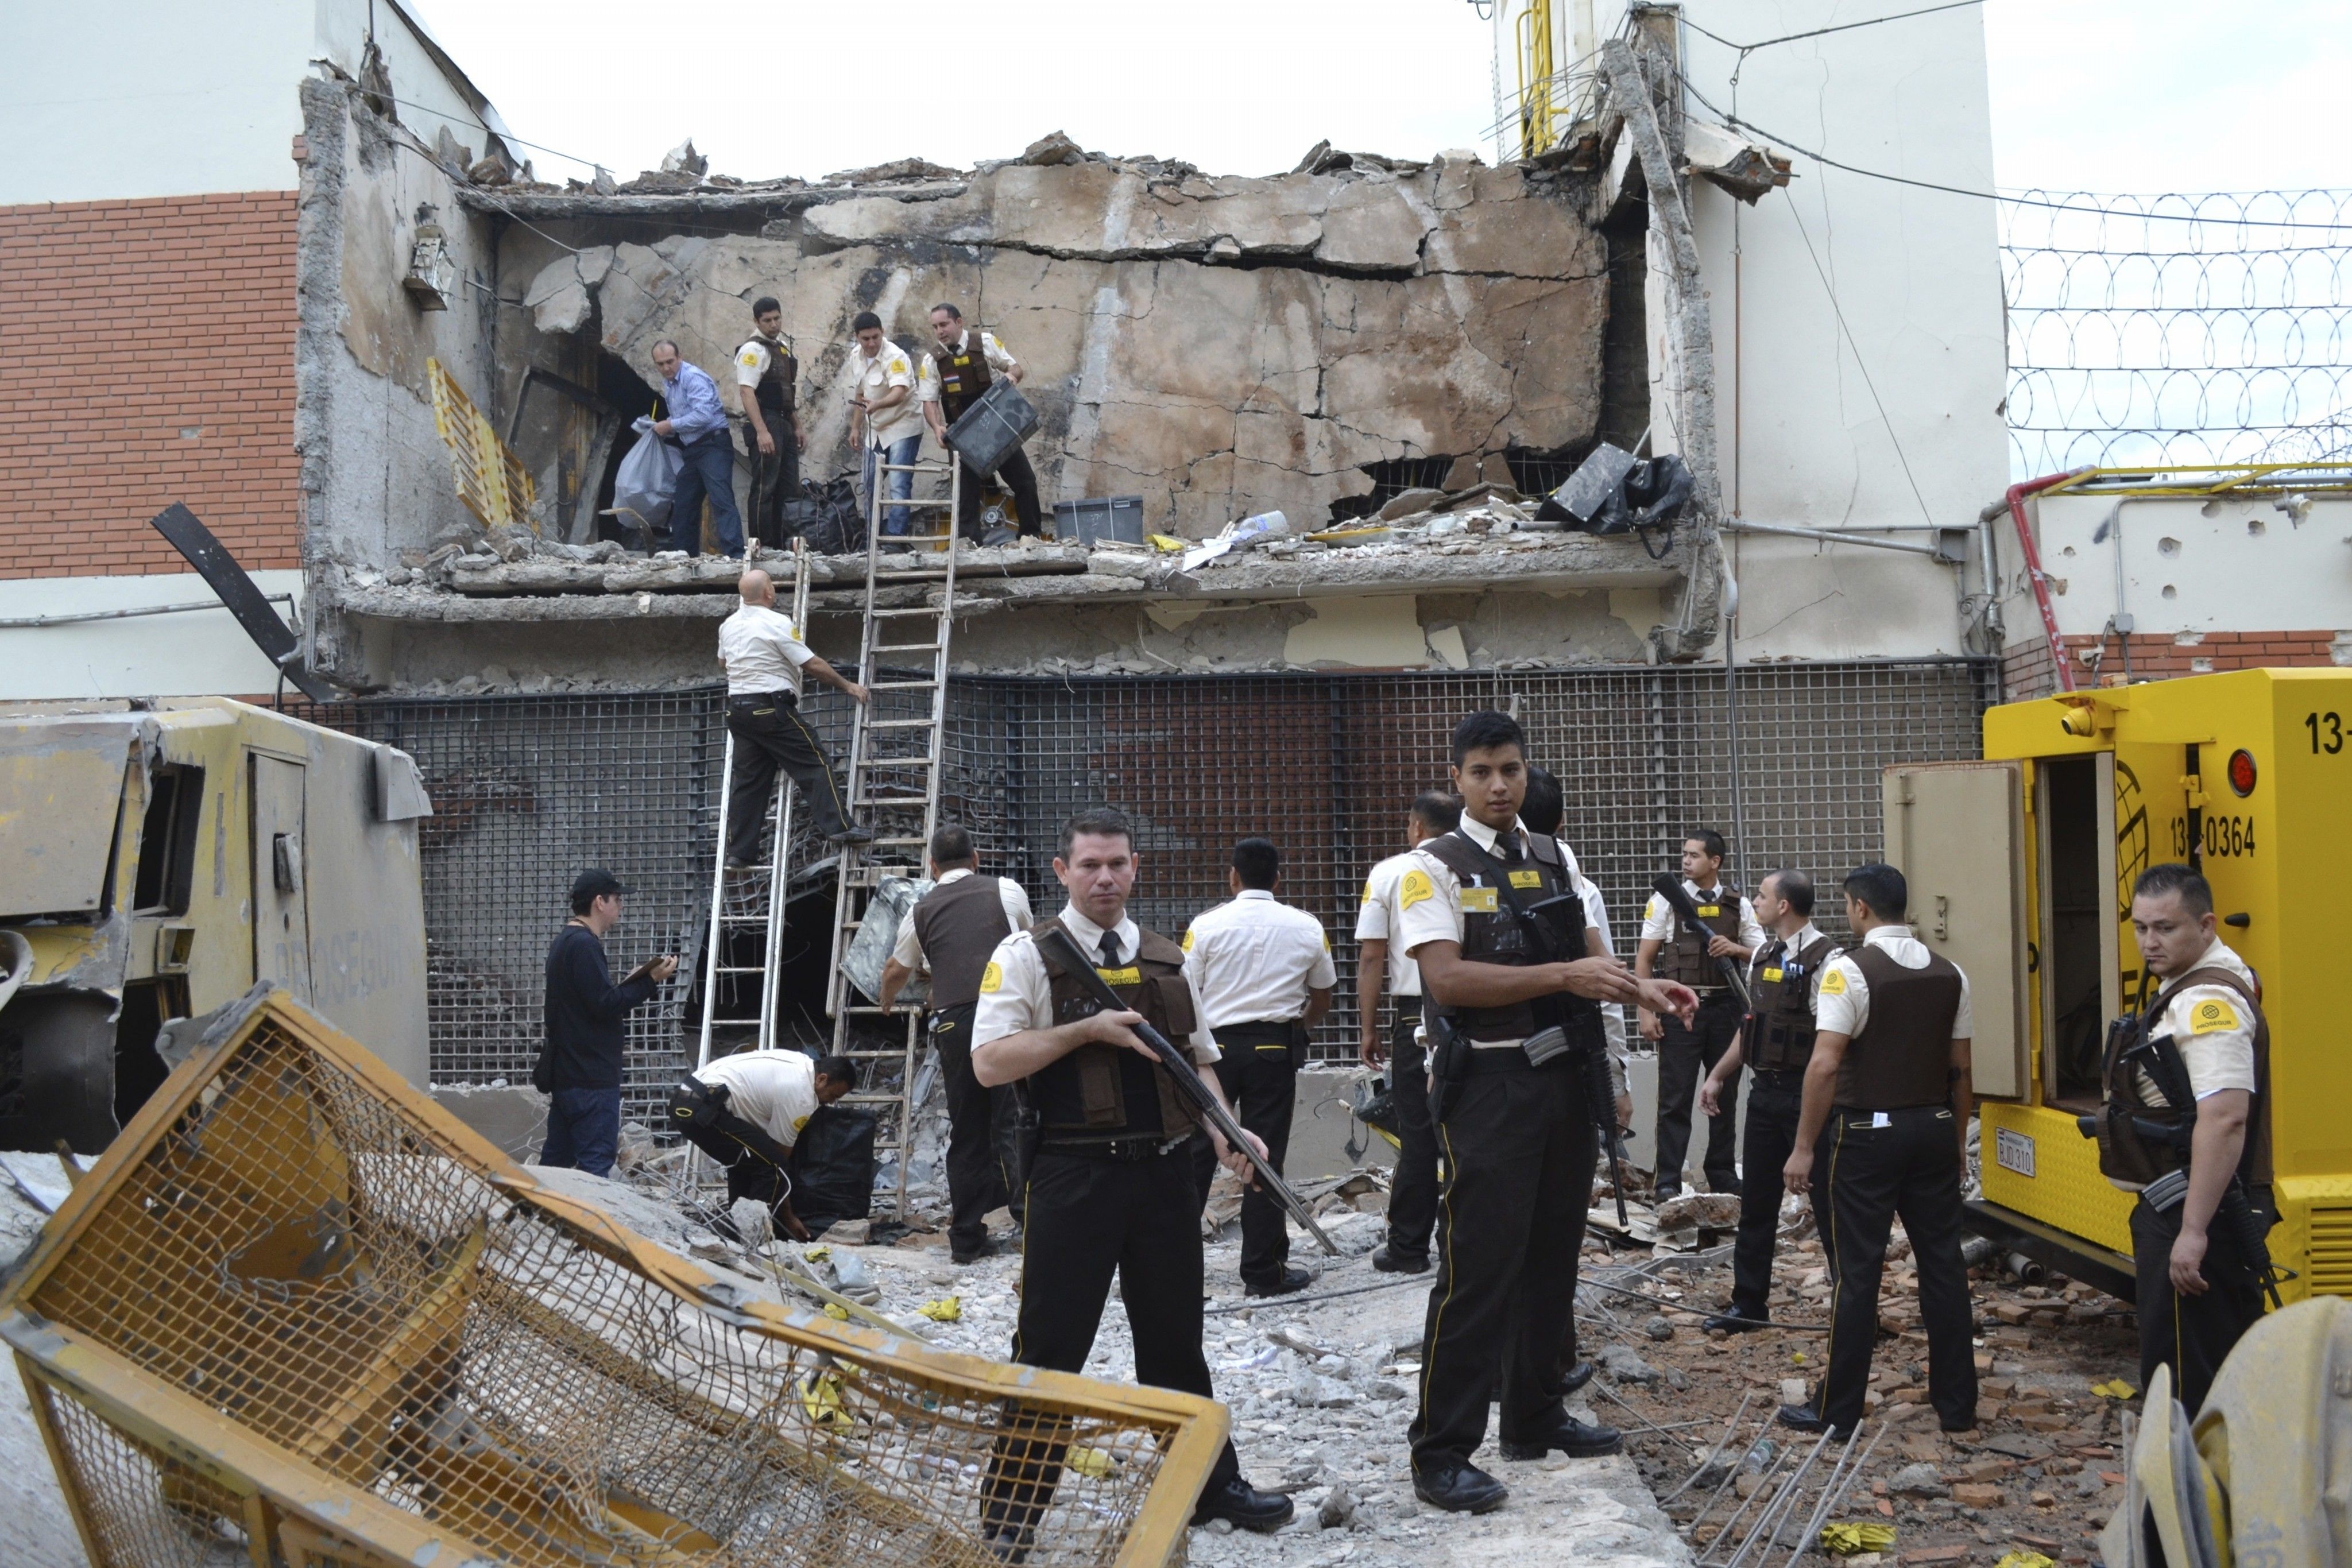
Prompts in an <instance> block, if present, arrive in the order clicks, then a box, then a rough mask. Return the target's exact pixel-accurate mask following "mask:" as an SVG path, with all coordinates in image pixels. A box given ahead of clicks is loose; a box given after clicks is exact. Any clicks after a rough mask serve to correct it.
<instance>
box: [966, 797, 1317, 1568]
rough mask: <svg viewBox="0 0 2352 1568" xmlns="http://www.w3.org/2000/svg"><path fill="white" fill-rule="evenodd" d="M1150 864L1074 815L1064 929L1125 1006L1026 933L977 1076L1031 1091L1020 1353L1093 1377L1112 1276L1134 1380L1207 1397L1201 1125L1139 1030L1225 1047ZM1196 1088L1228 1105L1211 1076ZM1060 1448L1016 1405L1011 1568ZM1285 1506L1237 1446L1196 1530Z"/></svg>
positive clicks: (1005, 1504)
mask: <svg viewBox="0 0 2352 1568" xmlns="http://www.w3.org/2000/svg"><path fill="white" fill-rule="evenodd" d="M1139 862H1140V857H1139V856H1138V855H1137V854H1136V852H1135V831H1134V829H1133V828H1132V827H1131V826H1129V822H1128V820H1127V816H1126V814H1125V813H1124V812H1121V811H1116V810H1111V809H1109V808H1108V807H1097V808H1095V809H1093V810H1087V811H1081V812H1080V813H1078V815H1076V816H1075V817H1073V818H1071V819H1070V821H1068V822H1067V823H1066V825H1065V826H1064V827H1063V829H1062V852H1061V853H1060V854H1059V855H1058V856H1056V857H1055V861H1054V875H1055V877H1056V878H1057V879H1059V880H1060V882H1061V883H1062V889H1063V891H1064V892H1065V893H1066V894H1069V900H1070V902H1069V903H1068V904H1067V905H1066V906H1065V907H1064V908H1063V910H1062V913H1061V914H1060V915H1058V916H1057V917H1056V918H1058V919H1059V920H1060V922H1061V924H1062V926H1063V928H1064V929H1065V930H1066V931H1067V932H1068V933H1069V934H1070V936H1072V937H1073V938H1074V939H1075V940H1076V943H1077V945H1078V946H1079V948H1080V949H1081V950H1082V951H1085V952H1087V953H1091V954H1093V955H1094V956H1095V959H1096V964H1097V969H1096V972H1097V974H1099V975H1100V976H1101V977H1102V978H1103V980H1104V981H1105V982H1106V983H1108V985H1109V986H1110V988H1111V989H1112V990H1113V991H1114V992H1116V993H1117V994H1118V998H1119V999H1120V1000H1121V1001H1122V1002H1124V1003H1126V1004H1127V1006H1128V1007H1129V1009H1132V1010H1131V1011H1128V1012H1116V1013H1107V1012H1098V1011H1097V1010H1096V1008H1095V1004H1094V1002H1093V1000H1092V999H1091V998H1090V997H1089V996H1088V994H1087V991H1086V990H1085V989H1083V988H1081V987H1080V986H1079V985H1078V983H1077V981H1076V979H1074V978H1072V977H1067V976H1064V975H1058V974H1055V973H1053V972H1052V971H1051V970H1050V969H1049V968H1048V967H1047V966H1046V963H1045V956H1044V955H1043V954H1042V953H1040V952H1039V951H1038V949H1037V943H1036V939H1035V936H1034V933H1035V932H1036V931H1042V930H1045V929H1047V925H1044V924H1041V925H1037V926H1035V927H1033V928H1032V929H1031V930H1029V931H1018V932H1015V933H1013V935H1012V936H1008V937H1006V938H1005V939H1004V940H1003V942H1000V943H999V944H997V947H996V952H995V954H994V955H993V956H992V957H991V958H990V960H989V962H988V967H986V968H985V969H984V970H982V973H981V978H980V1008H979V1011H978V1014H977V1016H976V1017H975V1018H974V1019H973V1021H972V1038H973V1039H974V1040H975V1041H977V1044H976V1045H975V1046H974V1047H973V1050H972V1057H971V1065H972V1071H973V1073H974V1074H975V1075H977V1076H978V1078H979V1079H980V1081H981V1082H982V1083H985V1084H989V1085H992V1086H993V1085H997V1084H1018V1085H1020V1087H1021V1090H1022V1098H1023V1100H1024V1103H1025V1107H1026V1109H1027V1110H1028V1111H1029V1112H1031V1113H1034V1116H1035V1119H1036V1129H1037V1138H1038V1142H1037V1150H1036V1154H1035V1155H1034V1158H1033V1159H1032V1160H1030V1162H1029V1166H1028V1169H1029V1177H1028V1201H1029V1207H1028V1216H1027V1223H1026V1225H1025V1226H1024V1232H1023V1235H1024V1239H1023V1243H1022V1248H1021V1285H1020V1291H1021V1313H1020V1317H1019V1320H1018V1326H1017V1327H1016V1328H1015V1330H1014V1331H1013V1360H1014V1361H1016V1362H1019V1363H1020V1364H1022V1365H1024V1366H1043V1367H1050V1368H1052V1369H1053V1370H1055V1371H1057V1372H1076V1371H1078V1370H1079V1369H1081V1368H1082V1367H1084V1366H1085V1365H1086V1364H1087V1352H1089V1351H1091V1350H1092V1349H1093V1348H1094V1343H1095V1330H1096V1329H1097V1326H1099V1325H1100V1323H1101V1322H1102V1313H1103V1307H1104V1305H1105V1304H1106V1303H1107V1302H1108V1300H1109V1298H1110V1285H1111V1279H1112V1277H1113V1276H1114V1275H1116V1276H1117V1277H1118V1289H1119V1297H1120V1300H1121V1301H1124V1302H1125V1303H1126V1306H1127V1324H1128V1328H1129V1331H1130V1332H1131V1333H1132V1335H1133V1338H1134V1342H1135V1379H1136V1381H1137V1382H1138V1383H1143V1384H1149V1385H1152V1386H1154V1387H1159V1388H1173V1389H1176V1390H1178V1391H1180V1392H1181V1393H1185V1394H1197V1395H1200V1396H1202V1398H1213V1397H1215V1391H1214V1389H1213V1386H1212V1385H1211V1383H1210V1381H1209V1363H1208V1358H1207V1357H1206V1356H1205V1355H1204V1354H1202V1347H1201V1316H1202V1314H1201V1283H1202V1261H1201V1197H1200V1188H1199V1187H1198V1186H1196V1185H1195V1184H1194V1181H1193V1177H1192V1162H1191V1161H1190V1160H1188V1159H1187V1158H1185V1156H1184V1150H1185V1147H1186V1145H1187V1144H1188V1142H1189V1141H1190V1140H1191V1138H1192V1132H1193V1118H1192V1112H1191V1110H1190V1109H1189V1108H1188V1107H1187V1106H1186V1104H1185V1103H1184V1102H1183V1100H1182V1099H1181V1098H1180V1097H1179V1096H1178V1093H1177V1091H1176V1088H1175V1084H1174V1081H1173V1080H1171V1078H1170V1077H1169V1076H1168V1072H1167V1070H1166V1069H1164V1068H1162V1067H1161V1066H1160V1059H1159V1058H1158V1056H1156V1055H1155V1054H1153V1053H1152V1051H1151V1050H1150V1047H1149V1046H1146V1045H1145V1044H1144V1043H1143V1041H1142V1040H1141V1039H1140V1038H1139V1037H1138V1036H1137V1035H1136V1033H1135V1032H1134V1030H1132V1029H1130V1028H1129V1025H1131V1024H1134V1023H1137V1022H1149V1023H1150V1025H1151V1026H1152V1027H1153V1028H1155V1029H1157V1030H1159V1031H1160V1034H1162V1035H1163V1036H1165V1037H1166V1038H1167V1039H1168V1040H1171V1041H1172V1042H1173V1043H1175V1044H1176V1045H1178V1046H1180V1047H1186V1046H1188V1047H1190V1048H1191V1051H1192V1060H1193V1061H1195V1062H1197V1063H1199V1064H1201V1065H1202V1066H1207V1065H1209V1064H1210V1063H1212V1062H1214V1061H1216V1060H1217V1044H1216V1041H1215V1040H1213V1039H1212V1038H1211V1037H1210V1034H1209V1030H1208V1026H1207V1024H1206V1023H1205V1022H1204V1021H1203V1014H1202V1008H1201V1003H1200V998H1198V997H1197V996H1196V995H1195V994H1194V993H1193V989H1192V980H1191V978H1190V977H1189V976H1188V975H1187V974H1186V972H1185V971H1186V965H1185V958H1184V950H1183V949H1182V948H1181V947H1179V946H1177V945H1176V944H1175V943H1173V942H1171V941H1170V940H1169V939H1168V938H1167V937H1165V936H1160V934H1159V933H1157V932H1154V931H1147V930H1145V929H1144V928H1143V927H1141V926H1139V925H1137V924H1136V923H1135V922H1134V921H1133V920H1132V919H1130V918H1129V915H1128V913H1127V901H1128V896H1129V894H1131V893H1132V892H1133V891H1134V889H1135V875H1136V869H1137V867H1138V865H1139ZM1202 1077H1203V1082H1204V1084H1205V1085H1206V1087H1207V1089H1208V1091H1209V1092H1210V1093H1212V1094H1215V1095H1217V1096H1218V1097H1219V1098H1220V1099H1222V1098H1223V1091H1222V1090H1220V1089H1219V1088H1218V1085H1217V1079H1216V1075H1215V1074H1214V1073H1207V1074H1203V1075H1202ZM1242 1135H1243V1136H1244V1137H1247V1138H1251V1139H1252V1141H1253V1142H1255V1136H1254V1134H1250V1133H1249V1132H1247V1131H1246V1130H1244V1133H1243V1134H1242ZM1210 1136H1211V1137H1212V1138H1215V1137H1216V1134H1215V1133H1214V1132H1213V1131H1212V1133H1211V1134H1210ZM1217 1152H1218V1155H1219V1157H1220V1158H1222V1159H1223V1160H1224V1162H1225V1163H1226V1164H1227V1165H1228V1166H1232V1167H1234V1169H1235V1170H1236V1171H1237V1172H1241V1171H1247V1170H1248V1169H1249V1166H1248V1156H1247V1155H1244V1154H1243V1153H1241V1152H1240V1151H1238V1150H1228V1149H1226V1148H1224V1147H1223V1143H1222V1140H1220V1141H1219V1146H1218V1151H1217ZM1263 1152H1264V1151H1263V1149H1261V1150H1260V1153H1261V1154H1263ZM1067 1441H1068V1439H1067V1437H1066V1436H1057V1435H1056V1433H1055V1431H1054V1430H1053V1429H1052V1427H1050V1425H1048V1424H1041V1423H1040V1422H1038V1421H1037V1419H1036V1418H1035V1417H1034V1416H1033V1415H1031V1414H1030V1413H1028V1412H1026V1411H1024V1410H1023V1409H1021V1408H1020V1407H1019V1406H1017V1405H1013V1406H1009V1407H1008V1408H1007V1410H1006V1414H1005V1429H1004V1432H1003V1435H1002V1436H1000V1437H998V1438H997V1440H996V1445H995V1448H994V1451H993V1453H992V1456H991V1458H990V1460H989V1465H988V1471H987V1474H986V1475H985V1477H983V1479H982V1482H981V1523H982V1531H983V1532H984V1533H985V1535H986V1536H987V1539H988V1543H989V1545H990V1547H991V1549H992V1551H994V1552H995V1553H996V1554H997V1555H998V1556H999V1557H1000V1558H1003V1560H1004V1561H1006V1562H1019V1561H1022V1560H1023V1558H1024V1555H1025V1554H1026V1552H1028V1550H1029V1547H1030V1544H1031V1542H1032V1541H1033V1540H1034V1532H1035V1528H1036V1521H1037V1519H1038V1517H1039V1516H1040V1515H1042V1514H1043V1513H1044V1512H1045V1510H1046V1509H1047V1508H1049V1507H1051V1506H1052V1504H1053V1500H1054V1491H1055V1487H1056V1486H1058V1485H1059V1483H1060V1480H1061V1473H1062V1464H1063V1458H1064V1454H1065V1451H1066V1445H1067ZM1291 1512H1292V1509H1291V1503H1290V1500H1289V1499H1288V1498H1287V1497H1285V1496H1283V1495H1281V1494H1280V1493H1278V1492H1261V1491H1258V1490H1255V1489H1254V1488H1252V1487H1251V1486H1250V1485H1249V1483H1248V1482H1246V1481H1244V1480H1243V1479H1242V1474H1241V1461H1240V1460H1239V1459H1238V1458H1236V1457H1235V1456H1234V1446H1233V1444H1232V1443H1230V1442H1228V1443H1226V1444H1225V1445H1224V1446H1223V1448H1221V1449H1220V1450H1219V1451H1218V1454H1217V1458H1216V1461H1215V1463H1214V1464H1213V1466H1212V1467H1211V1469H1210V1471H1209V1479H1208V1483H1207V1485H1206V1486H1205V1487H1203V1488H1202V1492H1201V1498H1200V1501H1199V1502H1198V1503H1196V1504H1195V1505H1194V1508H1193V1512H1192V1521H1193V1522H1194V1523H1196V1524H1200V1523H1206V1522H1207V1521H1210V1520H1213V1519H1223V1520H1227V1521H1231V1522H1233V1523H1234V1524H1236V1525H1239V1526H1241V1527H1242V1528H1243V1529H1244V1530H1258V1531H1269V1530H1279V1529H1280V1528H1281V1527H1282V1526H1283V1525H1284V1524H1285V1523H1286V1522H1288V1521H1289V1519H1290V1517H1291Z"/></svg>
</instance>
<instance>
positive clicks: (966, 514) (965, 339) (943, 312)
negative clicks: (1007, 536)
mask: <svg viewBox="0 0 2352 1568" xmlns="http://www.w3.org/2000/svg"><path fill="white" fill-rule="evenodd" d="M931 335H932V336H933V337H934V338H936V339H937V340H938V343H937V344H936V346H934V347H933V349H932V350H931V351H930V352H929V354H927V355H925V356H924V359H923V373H922V380H921V382H919V385H918V387H917V389H916V390H917V392H918V395H919V396H920V397H921V399H922V403H923V417H924V418H925V419H926V420H928V421H929V423H930V427H931V434H932V436H933V437H934V438H935V439H936V440H938V441H939V443H940V444H941V445H943V446H944V445H945V444H947V437H948V427H949V426H950V425H951V424H953V423H955V422H956V421H957V420H959V419H961V418H962V417H963V413H964V411H965V410H966V409H968V408H970V407H971V405H972V404H973V403H976V402H979V401H980V398H981V394H982V393H983V392H986V391H988V388H989V385H990V383H991V382H992V381H993V380H994V379H995V378H996V377H998V376H1003V378H1004V379H1005V380H1006V381H1008V382H1013V384H1014V385H1016V386H1017V385H1019V384H1020V382H1021V373H1022V372H1021V361H1018V360H1016V359H1014V358H1013V354H1012V350H1008V349H1007V348H1005V346H1004V345H1003V344H1002V343H1000V342H998V341H997V340H996V334H995V333H993V332H983V331H982V330H981V329H979V328H977V327H966V326H965V325H964V320H963V312H962V311H961V310H960V309H958V308H956V307H954V306H952V305H934V306H932V307H931ZM989 478H997V479H1002V480H1003V482H1004V487H1005V488H1006V489H1008V490H1010V491H1012V492H1013V510H1014V511H1016V512H1018V513H1019V514H1020V516H1019V517H1017V518H1015V519H1014V520H1015V521H1016V522H1017V523H1018V524H1019V526H1020V529H1021V532H1022V534H1023V536H1024V537H1026V538H1043V537H1044V534H1045V522H1044V519H1043V518H1041V517H1039V515H1038V511H1037V471H1036V470H1035V469H1034V468H1032V467H1030V466H1029V455H1028V454H1027V453H1025V452H1024V451H1022V450H1021V449H1020V448H1019V447H1017V446H1016V447H1014V448H1013V454H1012V455H1011V456H1009V457H1007V458H1005V459H1004V461H1003V463H1002V464H1000V465H998V466H997V469H996V472H995V473H994V474H993V475H988V474H976V473H974V472H972V470H971V467H970V466H969V465H967V466H966V467H965V469H964V472H963V491H962V504H961V506H959V507H957V508H956V531H957V532H959V533H961V534H964V535H966V536H968V537H969V536H970V535H971V533H972V532H973V529H974V528H976V527H977V525H978V521H979V517H980V489H981V483H982V481H983V480H985V479H989Z"/></svg>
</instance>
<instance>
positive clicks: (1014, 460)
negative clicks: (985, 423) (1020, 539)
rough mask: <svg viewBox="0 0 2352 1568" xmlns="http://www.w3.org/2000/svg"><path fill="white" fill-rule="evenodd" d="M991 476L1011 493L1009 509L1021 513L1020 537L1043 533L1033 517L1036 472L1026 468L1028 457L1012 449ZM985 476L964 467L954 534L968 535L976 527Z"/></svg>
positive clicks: (1042, 528) (1035, 515) (967, 465)
mask: <svg viewBox="0 0 2352 1568" xmlns="http://www.w3.org/2000/svg"><path fill="white" fill-rule="evenodd" d="M989 477H990V476H988V475H985V474H981V473H977V472H975V471H974V470H973V468H972V466H971V464H969V463H967V464H965V465H964V469H963V497H962V500H961V503H960V504H959V505H958V506H957V507H956V531H957V532H958V533H961V534H966V535H969V534H971V533H972V532H973V530H974V529H975V528H977V527H978V525H979V520H980V492H981V487H982V486H983V485H984V484H986V483H987V481H988V479H989ZM995 477H996V478H997V479H998V480H999V481H1001V482H1002V483H1003V486H1004V487H1005V488H1006V489H1008V490H1010V491H1012V492H1013V510H1015V511H1017V512H1019V513H1020V514H1021V518H1020V522H1021V531H1022V532H1023V533H1024V534H1041V533H1044V532H1045V524H1044V523H1043V522H1041V521H1040V520H1039V518H1038V515H1037V470H1035V469H1034V468H1032V467H1030V466H1029V455H1028V454H1027V453H1025V452H1024V451H1022V450H1021V449H1020V448H1019V447H1017V446H1016V447H1014V448H1013V455H1012V456H1010V457H1007V458H1006V459H1005V460H1004V461H1003V463H1001V464H999V465H997V469H996V474H995Z"/></svg>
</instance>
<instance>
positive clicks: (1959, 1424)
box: [1936, 1410, 1977, 1432]
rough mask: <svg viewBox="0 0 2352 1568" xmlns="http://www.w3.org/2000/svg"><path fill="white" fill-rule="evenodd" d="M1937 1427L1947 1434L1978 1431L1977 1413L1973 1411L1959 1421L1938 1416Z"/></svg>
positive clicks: (1958, 1419)
mask: <svg viewBox="0 0 2352 1568" xmlns="http://www.w3.org/2000/svg"><path fill="white" fill-rule="evenodd" d="M1936 1425H1937V1426H1938V1427H1942V1428H1943V1429H1944V1430H1945V1431H1947V1432H1973V1431H1975V1430H1976V1429H1977V1413H1976V1412H1975V1411H1973V1410H1971V1411H1969V1413H1968V1414H1967V1415H1966V1416H1959V1417H1958V1418H1957V1419H1955V1418H1954V1417H1952V1416H1937V1417H1936Z"/></svg>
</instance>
